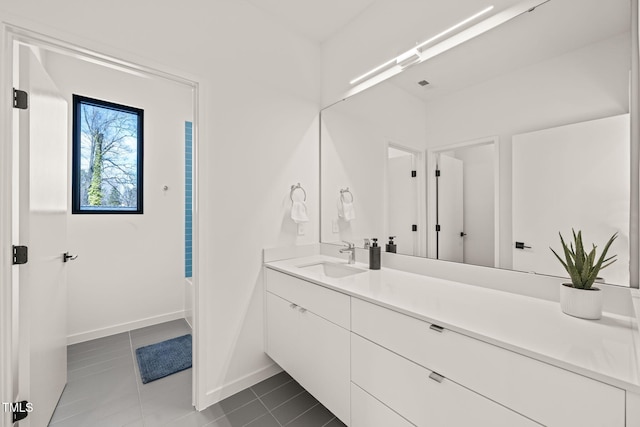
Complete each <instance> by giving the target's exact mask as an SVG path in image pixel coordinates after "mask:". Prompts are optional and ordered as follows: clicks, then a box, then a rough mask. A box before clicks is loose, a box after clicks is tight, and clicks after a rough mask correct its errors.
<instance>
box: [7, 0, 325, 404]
mask: <svg viewBox="0 0 640 427" xmlns="http://www.w3.org/2000/svg"><path fill="white" fill-rule="evenodd" d="M0 16H2V17H3V20H7V21H9V22H13V23H16V24H19V25H21V26H24V27H27V28H31V29H34V30H37V31H39V32H44V33H46V34H49V35H51V36H54V37H57V38H60V39H63V40H68V41H71V42H73V43H75V44H79V45H83V46H86V47H88V48H92V49H96V50H98V51H101V52H103V53H106V54H111V55H114V56H117V57H120V58H122V59H125V60H129V61H133V62H143V63H144V64H146V65H152V66H157V67H159V68H161V69H163V70H167V71H171V72H174V73H177V74H180V75H185V76H186V77H190V78H192V79H195V80H197V81H198V82H199V84H200V97H201V98H200V103H199V107H200V122H199V129H198V135H199V137H200V141H199V146H200V160H199V166H200V172H199V179H200V200H199V202H200V203H199V206H198V212H197V213H198V214H199V216H200V234H199V237H200V243H199V250H200V257H201V258H200V264H199V266H198V271H197V274H198V276H199V280H200V283H199V294H198V298H199V300H198V305H199V320H200V321H199V322H198V320H196V329H197V330H198V332H199V336H200V338H201V344H202V345H201V346H200V347H197V348H196V352H197V353H198V355H199V356H200V362H201V367H202V368H203V369H202V371H201V378H200V381H199V388H200V389H199V390H198V392H197V393H196V394H197V399H198V405H199V406H200V407H201V408H202V407H204V406H206V405H208V404H211V403H213V402H215V401H216V400H219V399H220V398H221V397H224V396H226V395H229V394H231V393H233V392H235V391H237V390H239V389H242V388H244V387H246V386H248V385H250V384H252V383H253V382H256V381H258V380H259V379H261V378H263V377H264V376H265V375H268V374H270V373H272V372H273V368H272V367H271V366H272V361H271V360H270V359H269V358H268V357H267V356H266V355H265V354H264V352H263V332H262V327H263V316H262V307H263V304H262V277H261V266H262V255H261V250H262V248H263V247H272V246H278V245H282V244H285V243H287V244H290V243H311V242H316V241H318V232H317V229H318V204H317V201H318V194H317V192H318V166H317V165H318V149H317V144H318V122H317V114H318V109H319V94H320V49H319V46H318V45H317V44H315V43H312V42H309V41H307V40H306V39H303V38H301V37H298V36H296V35H294V34H292V33H290V32H289V31H288V30H286V29H283V28H282V27H281V26H279V25H277V24H275V23H274V22H273V21H271V20H270V19H269V18H268V17H266V16H265V14H264V13H263V12H261V11H259V10H258V9H256V8H255V7H253V6H251V5H249V4H248V3H247V2H245V1H242V0H218V1H212V2H202V1H196V0H186V1H182V2H180V3H175V2H172V3H166V2H154V3H152V4H151V3H148V2H99V1H95V0H90V1H87V0H67V1H65V2H64V6H61V5H60V3H58V2H49V1H45V0H32V1H23V0H6V1H3V2H2V4H1V5H0ZM116 29H117V30H116ZM296 182H300V183H301V184H302V185H303V186H304V187H305V189H306V190H307V194H308V207H309V212H310V216H311V222H310V223H309V224H308V226H307V228H306V229H307V234H306V235H305V236H297V235H296V234H295V227H294V226H292V225H291V223H290V222H289V221H290V220H289V219H287V217H286V213H287V209H288V207H289V205H288V203H287V201H288V197H289V188H290V186H291V184H293V183H296ZM143 244H149V242H144V243H141V245H143Z"/></svg>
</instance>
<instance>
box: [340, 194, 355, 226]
mask: <svg viewBox="0 0 640 427" xmlns="http://www.w3.org/2000/svg"><path fill="white" fill-rule="evenodd" d="M338 216H339V217H340V218H342V219H344V220H345V221H347V222H349V221H351V220H354V219H356V211H355V209H354V207H353V202H347V201H344V200H342V199H338Z"/></svg>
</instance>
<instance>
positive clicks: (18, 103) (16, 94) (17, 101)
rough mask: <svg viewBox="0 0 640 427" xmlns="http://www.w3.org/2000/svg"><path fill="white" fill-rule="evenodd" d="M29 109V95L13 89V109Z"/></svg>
mask: <svg viewBox="0 0 640 427" xmlns="http://www.w3.org/2000/svg"><path fill="white" fill-rule="evenodd" d="M28 107H29V94H28V93H27V92H25V91H23V90H20V89H13V108H18V109H20V110H26V109H27V108H28Z"/></svg>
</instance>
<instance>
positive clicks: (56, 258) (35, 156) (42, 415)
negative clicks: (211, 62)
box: [14, 46, 68, 427]
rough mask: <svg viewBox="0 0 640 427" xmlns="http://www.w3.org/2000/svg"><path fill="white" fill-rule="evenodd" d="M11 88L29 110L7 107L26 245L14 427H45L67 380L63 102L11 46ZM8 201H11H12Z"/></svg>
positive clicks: (31, 61)
mask: <svg viewBox="0 0 640 427" xmlns="http://www.w3.org/2000/svg"><path fill="white" fill-rule="evenodd" d="M17 84H18V87H19V88H20V89H21V90H24V91H26V92H28V93H29V108H28V109H27V110H15V113H14V114H17V115H18V122H19V128H18V135H19V136H18V138H17V139H16V138H14V143H17V144H18V146H19V147H16V149H17V152H18V157H19V166H18V169H19V172H18V174H19V175H18V183H19V185H18V187H19V188H15V187H14V189H15V190H16V191H18V194H17V198H18V199H19V202H18V222H19V226H18V228H17V230H16V229H15V228H14V231H17V236H16V238H17V239H16V240H14V243H15V244H20V245H25V246H28V248H29V257H28V258H29V259H28V263H27V264H24V265H20V266H15V267H14V271H15V270H17V274H16V273H14V274H16V277H17V284H18V290H19V297H18V298H19V299H18V301H19V302H18V304H19V322H18V325H19V326H18V328H19V339H18V343H17V345H18V352H19V355H20V358H19V377H18V397H19V399H21V400H28V401H29V402H31V403H32V404H33V412H31V413H30V414H29V416H28V417H27V418H26V419H25V420H24V421H21V422H20V425H21V426H23V427H24V426H30V427H44V426H46V425H47V424H48V422H49V420H50V418H51V415H52V414H53V411H54V410H55V407H56V404H57V403H58V400H59V398H60V395H61V393H62V390H63V388H64V386H65V384H66V382H67V351H66V344H67V342H66V341H67V337H66V336H67V333H66V317H67V312H66V305H67V288H66V270H65V266H66V264H65V263H64V262H63V253H64V252H65V251H66V224H67V144H68V140H67V102H66V101H65V99H64V98H63V97H62V96H61V95H60V94H59V91H58V90H57V88H56V87H55V85H54V84H53V82H52V81H51V79H50V78H49V76H48V75H47V73H46V71H45V70H44V68H43V67H42V65H41V64H40V62H39V61H38V59H37V58H36V56H35V55H34V54H33V52H32V51H31V49H30V48H28V47H25V46H21V47H20V48H19V82H17ZM14 200H16V198H15V197H14Z"/></svg>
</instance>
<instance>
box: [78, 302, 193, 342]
mask: <svg viewBox="0 0 640 427" xmlns="http://www.w3.org/2000/svg"><path fill="white" fill-rule="evenodd" d="M184 318H185V313H184V310H180V311H175V312H173V313H167V314H161V315H159V316H153V317H147V318H145V319H140V320H135V321H133V322H127V323H120V324H118V325H114V326H108V327H106V328H100V329H94V330H92V331H87V332H80V333H78V334H73V335H68V336H67V345H71V344H77V343H81V342H84V341H90V340H94V339H96V338H103V337H108V336H109V335H115V334H119V333H121V332H128V331H131V330H133V329H138V328H144V327H146V326H151V325H156V324H158V323H164V322H169V321H171V320H177V319H184Z"/></svg>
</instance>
